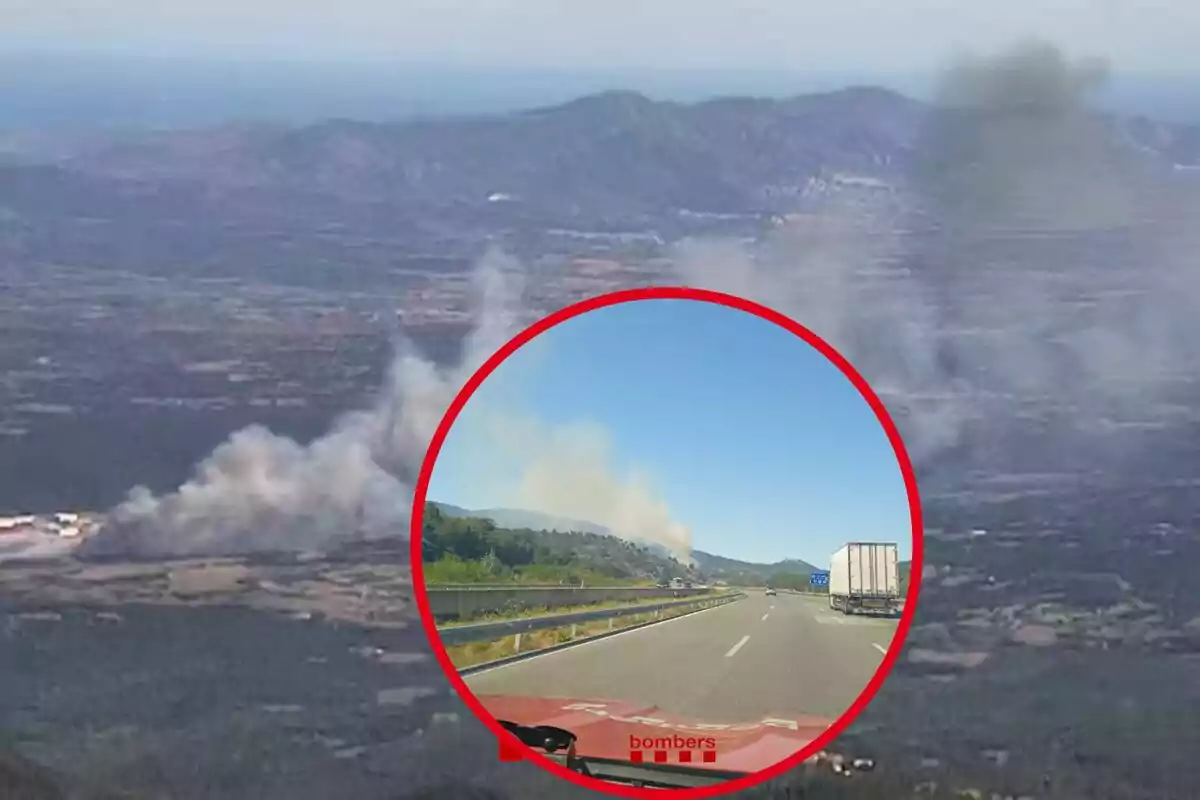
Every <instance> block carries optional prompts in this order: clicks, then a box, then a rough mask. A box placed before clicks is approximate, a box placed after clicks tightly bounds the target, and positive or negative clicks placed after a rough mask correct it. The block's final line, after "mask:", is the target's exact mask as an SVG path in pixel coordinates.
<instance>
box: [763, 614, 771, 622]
mask: <svg viewBox="0 0 1200 800" xmlns="http://www.w3.org/2000/svg"><path fill="white" fill-rule="evenodd" d="M769 616H771V612H770V611H768V612H767V613H765V614H763V618H762V621H763V622H766V621H767V617H769Z"/></svg>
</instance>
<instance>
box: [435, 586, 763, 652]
mask: <svg viewBox="0 0 1200 800" xmlns="http://www.w3.org/2000/svg"><path fill="white" fill-rule="evenodd" d="M745 596H746V595H745V594H743V593H742V592H735V593H730V594H723V595H716V596H708V597H692V598H687V599H684V600H672V601H671V602H668V603H654V604H652V605H636V606H625V607H621V608H604V609H598V610H596V611H574V612H571V613H569V614H552V615H547V616H537V617H524V618H518V619H511V620H503V621H499V622H476V623H472V624H469V625H451V626H447V627H444V628H438V635H439V636H440V637H441V639H442V644H443V645H446V646H453V645H457V644H469V643H471V642H486V641H492V640H494V639H503V638H504V637H506V636H513V635H516V634H520V633H528V632H530V631H540V630H547V629H549V628H564V627H566V626H568V625H579V624H581V623H584V622H595V621H597V620H603V619H616V618H618V617H630V616H634V615H635V614H649V613H651V612H658V611H665V610H667V609H671V608H680V607H683V606H695V605H701V604H704V603H709V604H711V605H712V606H714V607H715V606H719V605H725V604H726V603H732V602H733V601H734V600H740V599H742V598H744V597H745Z"/></svg>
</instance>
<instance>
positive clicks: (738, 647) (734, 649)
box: [725, 635, 750, 658]
mask: <svg viewBox="0 0 1200 800" xmlns="http://www.w3.org/2000/svg"><path fill="white" fill-rule="evenodd" d="M748 641H750V637H749V636H748V635H747V636H743V637H742V640H741V641H740V642H738V643H737V644H735V645H734V646H733V647H732V648H731V649H730V650H729V652H728V653H726V654H725V657H726V658H732V657H733V655H734V654H736V653H737V651H738V650H741V649H742V645H744V644H745V643H746V642H748Z"/></svg>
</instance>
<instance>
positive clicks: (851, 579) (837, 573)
mask: <svg viewBox="0 0 1200 800" xmlns="http://www.w3.org/2000/svg"><path fill="white" fill-rule="evenodd" d="M829 607H830V608H832V609H833V610H835V611H841V612H842V613H843V614H860V613H866V614H887V615H890V616H896V615H897V614H899V613H900V556H899V548H898V547H897V546H896V544H895V542H850V543H849V544H847V545H846V546H845V547H843V548H841V549H840V550H838V551H837V552H836V553H834V554H833V555H832V556H830V558H829Z"/></svg>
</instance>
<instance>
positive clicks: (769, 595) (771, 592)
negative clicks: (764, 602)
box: [767, 586, 775, 597]
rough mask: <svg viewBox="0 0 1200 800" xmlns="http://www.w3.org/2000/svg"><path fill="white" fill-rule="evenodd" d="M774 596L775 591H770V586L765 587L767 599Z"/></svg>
mask: <svg viewBox="0 0 1200 800" xmlns="http://www.w3.org/2000/svg"><path fill="white" fill-rule="evenodd" d="M774 596H775V590H774V589H772V588H771V587H770V586H768V587H767V597H774Z"/></svg>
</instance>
